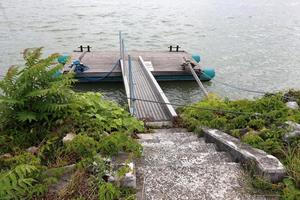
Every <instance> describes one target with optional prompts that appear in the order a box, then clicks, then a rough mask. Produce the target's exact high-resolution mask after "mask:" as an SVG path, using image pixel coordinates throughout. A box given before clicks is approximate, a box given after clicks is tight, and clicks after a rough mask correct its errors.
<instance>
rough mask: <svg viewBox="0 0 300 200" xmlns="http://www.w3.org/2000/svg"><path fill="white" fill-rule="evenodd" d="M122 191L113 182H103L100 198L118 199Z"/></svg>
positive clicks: (100, 188) (102, 199)
mask: <svg viewBox="0 0 300 200" xmlns="http://www.w3.org/2000/svg"><path fill="white" fill-rule="evenodd" d="M119 196H120V191H119V190H118V188H117V187H116V186H114V185H113V184H112V183H103V184H101V185H100V186H99V200H114V199H118V198H119Z"/></svg>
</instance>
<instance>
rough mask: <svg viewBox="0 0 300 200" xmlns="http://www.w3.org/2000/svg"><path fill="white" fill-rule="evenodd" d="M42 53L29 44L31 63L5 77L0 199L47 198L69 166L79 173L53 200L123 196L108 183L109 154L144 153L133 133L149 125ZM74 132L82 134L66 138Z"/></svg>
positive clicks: (0, 94) (0, 89)
mask: <svg viewBox="0 0 300 200" xmlns="http://www.w3.org/2000/svg"><path fill="white" fill-rule="evenodd" d="M41 55H42V48H37V49H27V50H25V51H24V60H25V64H24V65H23V66H12V67H10V68H9V70H8V72H7V73H6V75H5V77H4V78H3V79H2V80H0V199H34V198H35V199H41V198H44V197H45V198H46V197H47V192H48V188H49V186H50V185H51V184H53V183H55V182H57V181H58V179H59V178H60V177H61V176H62V175H63V174H64V173H65V171H64V166H67V165H70V164H76V166H77V168H78V170H79V171H78V170H77V171H76V173H75V174H74V176H73V178H72V179H71V182H70V183H69V186H68V187H67V188H64V191H62V193H61V194H60V195H61V196H57V197H55V198H58V199H59V198H69V199H75V198H78V199H97V198H100V199H101V198H102V197H103V195H104V196H105V197H111V198H113V199H115V198H117V197H118V196H122V197H124V195H122V194H121V190H122V188H120V187H119V186H116V185H113V184H110V183H106V182H105V181H104V179H103V176H104V175H105V173H106V171H107V170H108V169H109V166H108V164H107V163H106V162H105V160H104V159H103V158H104V157H110V156H116V155H118V153H119V152H120V151H123V152H129V153H132V154H133V155H136V156H138V155H140V153H141V146H140V145H139V144H138V143H137V142H136V141H135V140H134V139H133V138H132V137H131V134H132V133H134V132H138V131H144V125H143V123H142V122H141V121H138V120H137V119H135V118H134V117H132V116H131V115H130V114H129V113H128V112H127V111H126V110H125V109H123V108H122V107H120V106H119V105H117V104H116V103H113V102H111V101H108V100H105V99H104V98H103V97H102V95H101V94H99V93H92V92H87V93H76V92H74V91H73V90H72V84H73V83H75V82H76V81H75V79H74V78H73V76H74V74H72V73H68V74H59V73H58V71H60V70H62V68H63V66H62V65H61V64H57V62H56V60H57V58H58V56H59V55H58V54H52V55H50V56H48V57H46V58H41ZM68 133H72V134H75V135H76V136H75V138H74V139H73V140H72V141H69V142H66V143H63V138H64V137H65V136H66V135H67V134H68ZM28 147H34V148H33V149H34V150H33V151H32V152H31V151H30V150H28V149H27V148H28ZM54 172H55V173H54ZM56 172H59V173H56ZM92 177H94V178H95V179H97V180H98V181H91V180H92ZM96 177H97V178H96ZM99 181H100V182H99ZM81 182H82V183H83V184H80V183H81ZM100 183H101V184H100ZM74 191H77V192H74ZM51 198H54V197H51Z"/></svg>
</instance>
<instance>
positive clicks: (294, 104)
mask: <svg viewBox="0 0 300 200" xmlns="http://www.w3.org/2000/svg"><path fill="white" fill-rule="evenodd" d="M285 105H286V106H287V107H288V108H290V109H293V110H298V109H299V105H298V103H297V102H296V101H288V102H286V103H285Z"/></svg>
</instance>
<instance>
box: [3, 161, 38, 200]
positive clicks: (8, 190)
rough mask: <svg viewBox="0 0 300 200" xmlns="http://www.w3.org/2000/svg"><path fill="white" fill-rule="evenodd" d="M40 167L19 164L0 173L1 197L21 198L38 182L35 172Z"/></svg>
mask: <svg viewBox="0 0 300 200" xmlns="http://www.w3.org/2000/svg"><path fill="white" fill-rule="evenodd" d="M37 171H38V169H37V168H36V167H35V166H32V165H26V164H22V165H18V166H16V167H15V168H14V169H12V170H9V171H7V172H4V173H1V174H0V197H1V199H21V198H23V197H25V196H26V195H27V194H28V193H30V190H31V189H32V188H33V184H34V183H35V182H36V180H35V179H33V178H32V177H33V173H36V172H37Z"/></svg>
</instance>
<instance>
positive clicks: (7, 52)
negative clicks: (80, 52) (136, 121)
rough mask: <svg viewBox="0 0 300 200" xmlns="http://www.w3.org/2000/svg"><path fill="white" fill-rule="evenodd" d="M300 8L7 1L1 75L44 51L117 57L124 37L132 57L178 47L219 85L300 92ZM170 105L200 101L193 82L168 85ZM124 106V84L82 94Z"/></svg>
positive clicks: (1, 8)
mask: <svg viewBox="0 0 300 200" xmlns="http://www.w3.org/2000/svg"><path fill="white" fill-rule="evenodd" d="M299 11H300V1H299V0H284V1H283V0H272V1H270V0H225V1H224V0H122V1H121V0H84V1H82V0H13V1H12V0H1V1H0V45H1V48H0V66H1V68H0V73H1V74H3V73H4V72H5V71H6V69H7V68H8V66H9V65H11V64H15V63H21V62H22V59H21V58H22V57H21V54H20V52H21V51H22V50H23V49H24V48H27V47H39V46H44V47H45V49H44V51H45V53H46V54H48V53H52V52H59V53H69V52H71V51H72V50H74V49H75V48H76V47H77V46H79V45H81V44H84V45H86V44H90V45H91V46H92V47H93V50H103V49H110V50H118V31H119V30H122V31H123V32H125V33H126V40H127V48H128V49H130V50H164V49H166V48H167V46H168V45H170V44H180V45H181V46H182V47H183V48H184V49H185V50H187V51H189V52H191V53H200V54H201V55H202V59H203V61H202V64H203V66H209V67H214V68H215V70H216V72H217V77H216V80H219V81H223V82H226V83H229V84H233V85H237V86H239V87H245V88H250V89H253V90H263V91H276V90H281V89H286V88H300V79H299V76H300V70H299V67H300V12H299ZM161 86H162V88H163V89H164V91H165V92H166V94H167V96H168V97H169V98H170V100H171V101H173V102H176V103H188V102H193V101H196V100H199V99H200V98H201V93H200V92H199V91H198V88H197V85H196V83H194V82H172V83H171V82H170V83H162V84H161ZM205 86H206V87H207V89H208V90H209V91H211V92H216V93H218V94H220V95H222V96H228V97H230V98H245V97H253V96H255V94H252V93H249V92H242V91H238V90H235V89H230V88H228V87H227V86H224V85H221V84H218V83H216V82H211V83H207V84H206V85H205ZM78 88H80V89H84V90H97V91H102V92H104V93H105V94H106V95H107V96H109V97H113V98H115V99H116V100H117V101H121V100H120V99H121V97H122V95H124V91H123V87H122V84H117V85H114V86H113V87H110V86H109V85H108V84H104V85H103V84H95V85H92V86H91V85H87V84H82V85H80V86H78Z"/></svg>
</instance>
